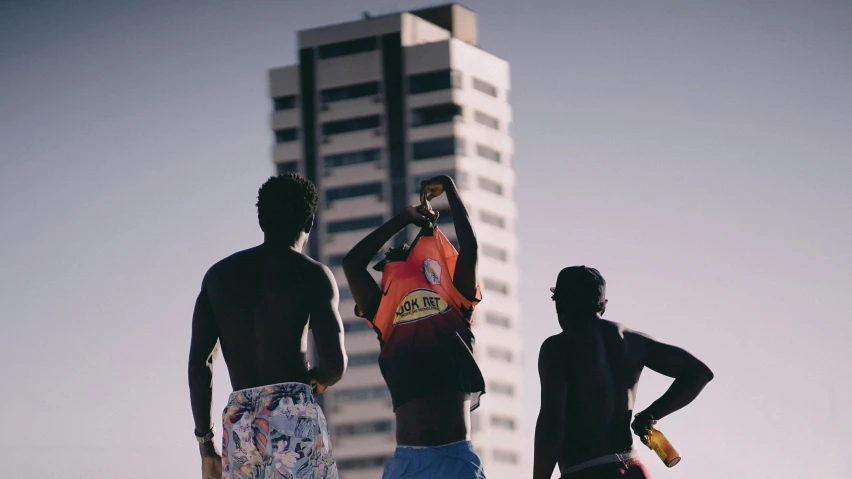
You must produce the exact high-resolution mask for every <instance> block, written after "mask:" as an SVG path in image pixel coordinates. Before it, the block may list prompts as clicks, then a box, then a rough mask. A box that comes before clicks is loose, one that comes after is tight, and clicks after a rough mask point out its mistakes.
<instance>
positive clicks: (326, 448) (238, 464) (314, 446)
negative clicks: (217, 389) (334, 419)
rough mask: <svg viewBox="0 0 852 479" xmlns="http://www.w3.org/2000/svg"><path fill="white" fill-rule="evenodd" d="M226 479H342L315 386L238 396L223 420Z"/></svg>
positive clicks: (233, 396)
mask: <svg viewBox="0 0 852 479" xmlns="http://www.w3.org/2000/svg"><path fill="white" fill-rule="evenodd" d="M222 422H223V431H224V432H223V437H222V477H223V478H224V479H337V477H338V476H337V465H336V464H335V463H334V458H333V457H332V455H331V441H330V440H329V436H328V426H327V424H326V421H325V416H324V415H323V413H322V409H320V407H319V405H318V404H317V403H316V401H315V400H314V396H313V393H312V392H311V388H310V386H308V385H307V384H302V383H281V384H273V385H270V386H262V387H258V388H253V389H243V390H242V391H235V392H233V393H232V394H231V397H230V399H229V400H228V406H227V407H226V408H225V411H224V412H223V414H222Z"/></svg>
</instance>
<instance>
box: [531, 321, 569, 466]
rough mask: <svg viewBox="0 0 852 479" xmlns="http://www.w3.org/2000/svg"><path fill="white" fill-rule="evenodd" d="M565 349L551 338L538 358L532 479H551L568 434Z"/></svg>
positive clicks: (556, 338)
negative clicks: (538, 403) (538, 400)
mask: <svg viewBox="0 0 852 479" xmlns="http://www.w3.org/2000/svg"><path fill="white" fill-rule="evenodd" d="M564 354H565V348H564V346H563V345H561V344H560V339H559V337H558V336H553V337H550V338H548V339H547V340H546V341H545V342H544V344H542V345H541V352H540V353H539V355H538V375H539V378H540V379H541V410H540V412H539V413H538V421H536V424H535V455H534V463H533V479H550V477H551V475H552V474H553V469H554V468H555V467H556V464H557V462H558V461H559V453H560V448H561V446H562V442H563V435H564V434H565V403H566V401H567V400H568V383H567V382H566V381H565V374H564V369H563V368H561V367H560V366H561V365H564V364H565V360H564V359H563V356H564Z"/></svg>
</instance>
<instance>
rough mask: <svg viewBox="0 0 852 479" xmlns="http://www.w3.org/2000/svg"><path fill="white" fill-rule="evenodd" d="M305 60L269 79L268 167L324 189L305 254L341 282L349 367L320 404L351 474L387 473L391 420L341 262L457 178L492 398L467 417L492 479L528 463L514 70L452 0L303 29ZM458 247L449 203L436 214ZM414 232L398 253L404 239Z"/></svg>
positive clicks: (369, 339)
mask: <svg viewBox="0 0 852 479" xmlns="http://www.w3.org/2000/svg"><path fill="white" fill-rule="evenodd" d="M298 57H299V64H298V65H292V66H286V67H281V68H274V69H272V70H270V72H269V80H270V96H271V99H272V103H273V105H274V106H273V109H274V111H273V113H272V118H271V127H272V130H273V131H274V137H275V146H274V148H273V158H274V161H275V164H276V165H277V168H278V171H279V172H286V171H296V172H299V173H301V174H302V175H304V176H306V177H307V178H309V179H310V180H312V181H313V182H314V183H315V184H316V185H317V187H318V188H319V191H320V204H319V209H318V212H317V218H316V223H315V226H314V230H313V233H312V234H311V240H310V244H309V252H310V255H311V256H312V257H314V258H316V259H319V260H320V261H322V262H323V263H325V264H327V265H329V266H330V267H331V268H332V270H333V272H334V274H335V276H336V278H337V280H338V284H339V285H340V294H341V305H340V311H341V313H342V314H343V319H344V325H345V332H346V348H347V351H348V353H349V370H348V372H347V374H346V377H345V378H344V379H343V380H342V381H341V382H340V383H339V384H337V385H336V386H335V387H333V388H332V389H330V390H329V392H328V393H327V394H326V395H325V397H324V409H325V411H326V415H327V417H328V420H329V424H330V430H331V435H332V443H333V446H334V455H335V457H336V459H337V461H338V465H339V467H340V470H341V477H342V478H344V479H362V478H365V479H366V478H371V479H372V478H378V477H381V470H382V466H383V464H384V463H385V461H386V460H387V459H388V458H389V457H390V456H391V454H392V453H393V449H394V447H395V441H394V416H393V412H392V409H391V402H390V395H389V394H388V391H387V389H386V387H385V385H384V381H383V380H382V375H381V373H380V371H379V368H378V365H377V356H378V352H379V347H378V341H377V339H376V335H375V333H374V332H373V331H372V330H371V329H370V328H369V327H368V326H367V325H366V324H365V322H364V320H362V319H358V318H356V317H355V316H354V314H353V308H354V303H353V301H352V295H351V293H350V292H349V290H348V288H347V287H346V281H345V279H344V276H343V271H342V270H341V269H340V265H341V260H342V258H343V255H344V254H345V253H346V252H347V251H349V249H350V248H351V247H352V246H354V245H355V243H356V242H358V241H359V240H360V239H361V238H363V237H364V236H365V235H366V234H367V233H369V232H370V231H371V230H372V229H374V228H376V227H377V226H379V225H381V224H382V223H384V222H385V221H387V220H388V219H389V218H390V217H391V216H392V215H394V214H396V213H397V212H399V211H400V210H402V209H403V208H404V207H405V206H407V205H409V204H416V203H418V202H419V191H420V182H421V181H422V180H423V179H426V178H429V177H432V176H434V175H438V174H449V175H452V176H453V178H455V180H456V183H457V184H458V186H459V187H460V189H461V193H462V197H463V199H464V201H465V203H466V204H467V206H468V208H469V210H470V213H471V215H472V218H473V221H474V228H475V229H476V231H477V235H478V238H479V244H480V255H479V256H480V264H479V278H480V282H481V285H482V289H483V296H484V299H483V301H482V303H481V304H480V305H479V307H478V308H477V310H476V312H475V313H474V334H475V335H476V344H475V351H474V353H475V355H476V358H477V360H478V362H479V364H480V367H481V369H482V372H483V374H484V376H485V378H486V384H487V389H486V394H485V395H484V396H483V397H482V403H481V406H480V408H479V409H477V410H476V411H474V412H473V413H472V414H471V421H472V430H473V432H472V436H473V441H474V444H475V446H476V448H477V449H478V451H479V453H480V454H481V456H482V458H483V461H484V463H485V467H486V471H487V473H488V477H489V478H492V479H494V478H497V479H499V478H515V477H520V476H522V475H523V474H524V473H525V472H526V471H524V470H523V468H522V459H523V458H522V453H521V451H522V440H523V432H522V430H521V422H522V420H523V419H524V416H525V410H526V407H525V405H524V403H523V400H522V385H521V384H522V383H521V370H522V368H521V361H522V355H521V341H520V335H519V334H518V333H519V327H518V314H519V308H518V301H517V283H518V280H517V277H518V272H517V264H516V261H515V258H516V251H517V239H516V235H515V231H514V226H515V216H516V213H515V211H516V210H515V202H514V200H513V199H512V198H513V189H514V181H515V176H514V171H513V169H512V153H513V143H512V139H511V137H510V136H509V131H508V127H509V124H510V123H511V119H512V111H511V108H510V106H509V101H508V93H509V65H508V63H507V62H506V61H505V60H502V59H500V58H498V57H496V56H494V55H492V54H490V53H488V52H486V51H484V50H482V49H480V48H479V47H478V45H477V36H476V15H475V14H474V12H472V11H471V10H468V9H466V8H465V7H462V6H460V5H456V4H451V5H443V6H438V7H434V8H427V9H423V10H417V11H412V12H403V13H394V14H389V15H382V16H376V17H370V16H368V15H365V18H363V19H361V20H358V21H353V22H349V23H343V24H338V25H331V26H325V27H319V28H312V29H308V30H303V31H300V32H299V55H298ZM434 205H435V206H437V208H438V209H439V210H443V214H442V215H441V220H442V221H441V226H440V227H441V228H442V230H443V231H444V232H445V233H446V234H447V236H448V237H449V238H450V239H451V240H454V239H455V233H454V231H453V225H452V217H451V215H450V213H449V210H448V206H447V203H446V200H445V199H444V198H443V197H442V198H439V200H437V201H436V202H435V203H434ZM416 233H417V231H416V229H415V228H413V227H412V228H410V231H408V232H407V234H400V235H399V236H398V237H397V238H395V240H394V242H395V243H396V244H397V245H398V244H402V243H405V242H410V241H411V240H412V239H413V238H414V236H415V235H416Z"/></svg>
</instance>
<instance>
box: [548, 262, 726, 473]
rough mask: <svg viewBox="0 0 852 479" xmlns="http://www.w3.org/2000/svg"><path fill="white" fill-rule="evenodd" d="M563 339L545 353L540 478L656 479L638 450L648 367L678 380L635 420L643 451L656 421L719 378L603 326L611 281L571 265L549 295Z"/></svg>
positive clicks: (685, 356) (682, 356) (669, 349)
mask: <svg viewBox="0 0 852 479" xmlns="http://www.w3.org/2000/svg"><path fill="white" fill-rule="evenodd" d="M551 291H552V292H553V300H554V301H555V303H556V312H557V314H558V317H559V325H560V326H561V327H562V333H560V334H557V335H556V336H551V337H550V338H548V339H547V340H545V342H544V344H542V346H541V353H540V354H539V359H538V369H539V375H540V377H541V412H540V413H539V416H538V422H537V423H536V429H535V465H534V469H533V478H534V479H550V477H551V474H552V473H553V468H554V466H556V464H557V462H558V463H559V466H560V469H561V473H562V478H563V479H607V478H620V479H631V478H636V479H643V478H650V475H649V474H648V471H647V470H646V469H645V466H644V465H642V463H641V462H640V461H639V459H638V456H637V454H636V451H635V450H634V449H633V438H632V436H631V434H630V429H631V424H630V421H631V419H632V418H633V400H634V398H635V396H636V389H637V387H638V382H639V375H640V374H641V373H642V368H644V367H645V366H647V367H649V368H650V369H652V370H654V371H656V372H658V373H660V374H663V375H666V376H669V377H672V378H674V379H675V380H674V382H673V383H672V385H671V387H669V389H668V390H667V391H666V393H665V394H663V396H662V397H660V398H659V399H657V400H656V401H654V403H653V404H651V406H649V407H648V409H646V410H644V411H642V412H640V413H639V415H638V417H637V418H636V419H635V420H634V421H633V425H632V428H633V432H634V433H636V435H638V436H639V437H640V439H641V441H642V442H643V443H645V444H647V442H646V438H645V436H646V435H647V434H648V430H649V428H650V427H651V426H652V425H653V424H655V423H656V421H658V420H660V419H662V418H664V417H666V416H668V415H669V414H671V413H673V412H675V411H677V410H678V409H681V408H682V407H684V406H686V405H687V404H689V403H690V402H692V400H693V399H695V398H696V397H697V396H698V394H699V393H700V392H701V390H702V389H704V386H705V385H707V383H708V382H710V380H712V379H713V373H712V372H711V371H710V369H709V368H708V367H707V366H705V365H704V363H702V362H701V361H699V360H698V359H696V358H695V357H694V356H692V355H691V354H689V353H688V352H686V351H684V350H683V349H680V348H677V347H675V346H671V345H668V344H664V343H660V342H657V341H655V340H654V339H652V338H650V337H649V336H647V335H645V334H643V333H640V332H637V331H631V330H629V329H627V328H625V327H624V326H622V325H620V324H618V323H614V322H611V321H606V320H604V319H601V316H602V315H603V313H604V311H605V310H606V303H607V300H606V282H605V281H604V279H603V277H602V276H601V274H600V273H599V272H598V271H597V270H596V269H594V268H587V267H585V266H572V267H570V268H565V269H563V270H562V271H561V272H560V273H559V277H558V278H557V280H556V287H555V288H551Z"/></svg>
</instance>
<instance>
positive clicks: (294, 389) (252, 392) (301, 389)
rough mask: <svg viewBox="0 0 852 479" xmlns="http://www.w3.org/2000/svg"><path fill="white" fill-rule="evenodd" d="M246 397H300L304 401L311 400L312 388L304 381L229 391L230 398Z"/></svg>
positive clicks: (312, 398) (312, 397)
mask: <svg viewBox="0 0 852 479" xmlns="http://www.w3.org/2000/svg"><path fill="white" fill-rule="evenodd" d="M240 395H242V396H244V397H246V398H247V399H257V398H260V397H262V396H273V395H274V396H287V397H297V398H298V397H300V396H301V397H302V398H303V400H304V401H308V402H313V400H314V396H313V390H312V389H311V387H310V386H309V385H307V384H305V383H278V384H268V385H266V386H258V387H256V388H248V389H240V390H238V391H234V392H232V393H231V399H234V398H236V397H237V396H240Z"/></svg>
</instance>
